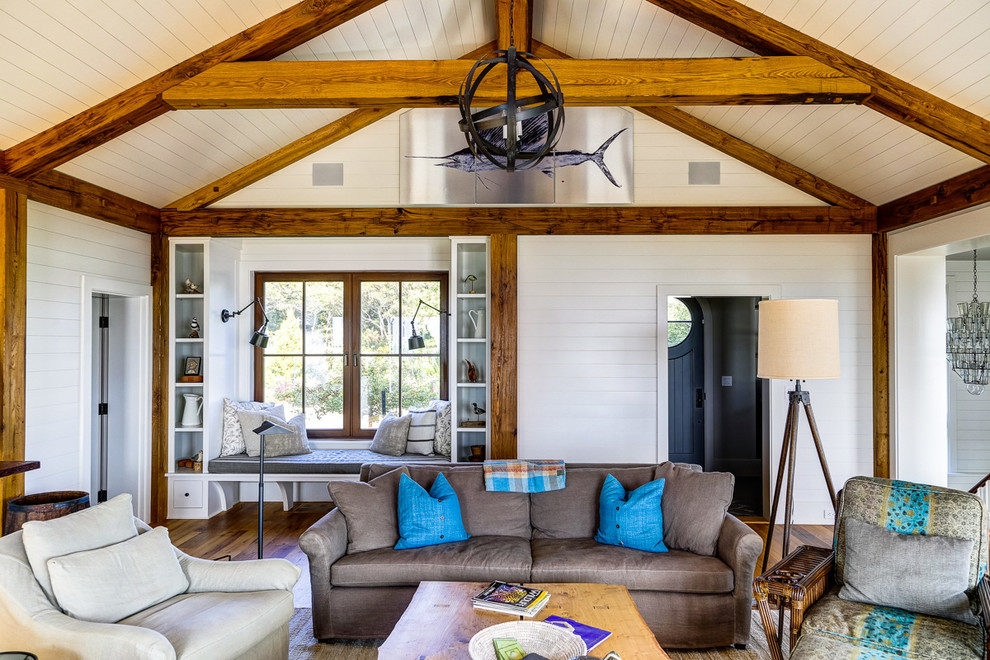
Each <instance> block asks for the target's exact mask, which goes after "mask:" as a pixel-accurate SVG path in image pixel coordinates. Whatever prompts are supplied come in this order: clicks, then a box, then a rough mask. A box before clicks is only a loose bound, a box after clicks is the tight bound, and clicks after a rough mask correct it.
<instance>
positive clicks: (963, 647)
mask: <svg viewBox="0 0 990 660" xmlns="http://www.w3.org/2000/svg"><path fill="white" fill-rule="evenodd" d="M836 591H837V590H833V591H832V592H831V593H828V594H826V595H824V596H822V598H821V599H820V600H819V601H818V602H816V603H815V606H814V607H812V608H810V609H809V610H808V613H807V616H806V618H805V620H804V624H803V625H802V627H801V640H800V641H799V642H798V644H797V645H796V646H795V649H794V650H795V653H794V655H792V656H791V658H792V660H797V658H803V659H804V660H809V659H815V660H825V659H826V658H828V659H829V660H831V659H832V658H847V657H870V658H873V657H876V658H887V657H898V658H919V659H920V658H925V659H926V660H927V659H929V658H953V659H954V660H956V659H958V660H967V659H970V658H972V659H973V660H976V659H977V658H982V657H983V651H984V650H985V647H984V644H983V629H982V628H981V627H980V626H971V625H969V624H967V623H961V622H959V621H952V620H950V619H940V618H935V617H931V616H926V615H924V614H913V613H911V612H907V611H905V610H900V609H896V608H893V607H880V606H877V605H868V604H866V603H855V602H852V601H848V600H842V599H841V598H839V597H838V596H837V595H836ZM805 638H807V639H805ZM799 650H800V653H798V651H799ZM857 650H859V651H861V654H857V653H856V651H857Z"/></svg>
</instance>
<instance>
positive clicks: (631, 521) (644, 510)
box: [595, 474, 667, 552]
mask: <svg viewBox="0 0 990 660" xmlns="http://www.w3.org/2000/svg"><path fill="white" fill-rule="evenodd" d="M664 481H665V480H664V479H657V480H655V481H651V482H650V483H648V484H643V485H642V486H640V487H639V488H637V489H636V490H633V491H630V492H626V489H625V488H623V487H622V484H620V483H619V480H618V479H616V478H615V477H613V476H612V475H611V474H610V475H608V476H607V477H605V483H604V484H602V493H601V495H600V496H599V499H598V511H599V520H600V522H599V525H598V532H597V533H596V534H595V540H596V541H598V542H599V543H606V544H608V545H620V546H622V547H624V548H633V549H635V550H645V551H647V552H667V546H666V545H664V543H663V513H662V511H661V510H660V500H661V499H662V498H663V486H664Z"/></svg>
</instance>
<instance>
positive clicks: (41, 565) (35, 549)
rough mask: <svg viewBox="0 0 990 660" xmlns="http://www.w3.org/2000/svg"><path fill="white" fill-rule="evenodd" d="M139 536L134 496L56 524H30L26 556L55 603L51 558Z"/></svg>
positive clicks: (25, 537) (26, 528)
mask: <svg viewBox="0 0 990 660" xmlns="http://www.w3.org/2000/svg"><path fill="white" fill-rule="evenodd" d="M135 536H137V527H135V526H134V511H133V508H132V507H131V496H130V495H129V494H127V493H125V494H123V495H118V496H116V497H114V498H111V499H110V500H107V501H106V502H103V503H102V504H98V505H96V506H94V507H92V508H89V509H83V510H82V511H77V512H75V513H72V514H69V515H68V516H64V517H62V518H55V519H54V520H29V521H27V522H25V523H24V528H23V537H22V540H23V542H24V552H25V553H26V554H27V558H28V561H29V562H30V563H31V570H32V571H33V572H34V577H35V578H36V579H37V580H38V584H40V585H41V588H42V589H43V590H44V591H45V595H46V596H48V599H49V600H51V601H52V602H53V603H54V602H55V594H54V593H53V592H52V581H51V578H50V576H49V575H48V560H49V559H51V558H52V557H61V556H62V555H68V554H72V553H73V552H82V551H83V550H93V549H94V548H103V547H106V546H108V545H113V544H114V543H120V542H121V541H126V540H127V539H129V538H133V537H135Z"/></svg>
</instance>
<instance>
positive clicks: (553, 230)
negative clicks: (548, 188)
mask: <svg viewBox="0 0 990 660" xmlns="http://www.w3.org/2000/svg"><path fill="white" fill-rule="evenodd" d="M162 229H163V231H164V232H165V233H166V234H168V235H170V236H230V237H238V236H451V235H459V234H463V235H487V234H496V233H500V232H502V233H504V232H508V233H512V234H527V235H533V234H869V233H873V232H874V231H876V219H875V214H874V213H873V212H872V210H871V209H846V208H842V207H838V206H787V207H785V206H763V207H744V206H739V207H714V208H711V207H694V206H684V207H649V206H620V207H601V206H593V207H580V206H539V207H533V206H524V207H480V206H479V207H475V206H468V207H458V208H452V207H443V208H421V207H415V208H305V209H281V208H276V209H206V210H201V211H188V212H181V211H168V210H164V211H162Z"/></svg>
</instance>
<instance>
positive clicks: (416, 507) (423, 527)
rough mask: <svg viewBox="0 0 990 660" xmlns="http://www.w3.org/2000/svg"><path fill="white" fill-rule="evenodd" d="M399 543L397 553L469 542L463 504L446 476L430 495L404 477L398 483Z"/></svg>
mask: <svg viewBox="0 0 990 660" xmlns="http://www.w3.org/2000/svg"><path fill="white" fill-rule="evenodd" d="M398 513H399V542H398V543H396V544H395V549H396V550H405V549H407V548H422V547H424V546H428V545H440V544H441V543H454V542H455V541H466V540H467V539H469V538H471V535H470V534H468V533H467V530H465V529H464V522H463V521H462V520H461V503H460V502H459V501H458V500H457V493H456V492H454V488H453V487H452V486H451V485H450V484H449V483H448V482H447V477H445V476H443V473H440V474H438V475H437V478H436V481H434V482H433V486H431V487H430V492H429V493H427V492H426V490H425V489H424V488H423V487H422V486H420V485H419V484H418V483H416V482H415V481H413V480H412V479H410V478H409V476H408V475H406V474H403V475H402V477H401V478H400V480H399V512H398Z"/></svg>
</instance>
